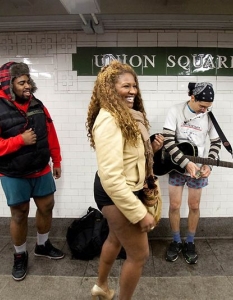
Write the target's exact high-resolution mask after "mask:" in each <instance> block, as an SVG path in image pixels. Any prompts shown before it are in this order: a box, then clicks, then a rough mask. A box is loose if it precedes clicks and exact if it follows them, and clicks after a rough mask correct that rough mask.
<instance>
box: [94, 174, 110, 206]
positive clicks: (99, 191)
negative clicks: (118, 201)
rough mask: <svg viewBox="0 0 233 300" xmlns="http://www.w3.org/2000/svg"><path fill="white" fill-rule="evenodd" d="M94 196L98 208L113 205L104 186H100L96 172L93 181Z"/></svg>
mask: <svg viewBox="0 0 233 300" xmlns="http://www.w3.org/2000/svg"><path fill="white" fill-rule="evenodd" d="M94 198H95V202H96V204H97V206H98V208H99V210H102V208H103V206H106V205H114V202H113V201H112V200H111V198H110V197H109V196H108V195H107V193H106V192H105V190H104V188H103V187H102V184H101V182H100V178H99V175H98V173H97V172H96V174H95V182H94Z"/></svg>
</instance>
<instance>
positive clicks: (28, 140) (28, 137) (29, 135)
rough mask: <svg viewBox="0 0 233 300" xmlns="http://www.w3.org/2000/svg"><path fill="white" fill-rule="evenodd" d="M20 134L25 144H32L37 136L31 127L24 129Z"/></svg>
mask: <svg viewBox="0 0 233 300" xmlns="http://www.w3.org/2000/svg"><path fill="white" fill-rule="evenodd" d="M21 136H22V138H23V141H24V144H25V145H26V146H29V145H34V144H35V143H36V139H37V137H36V134H35V132H34V131H33V130H32V128H30V129H27V130H25V131H24V133H22V134H21Z"/></svg>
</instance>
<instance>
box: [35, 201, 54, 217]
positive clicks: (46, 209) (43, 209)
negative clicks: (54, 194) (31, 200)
mask: <svg viewBox="0 0 233 300" xmlns="http://www.w3.org/2000/svg"><path fill="white" fill-rule="evenodd" d="M36 204H37V210H38V211H39V212H40V213H41V214H42V215H46V214H51V213H52V210H53V207H54V199H53V198H50V199H46V201H44V199H41V201H40V200H37V202H36Z"/></svg>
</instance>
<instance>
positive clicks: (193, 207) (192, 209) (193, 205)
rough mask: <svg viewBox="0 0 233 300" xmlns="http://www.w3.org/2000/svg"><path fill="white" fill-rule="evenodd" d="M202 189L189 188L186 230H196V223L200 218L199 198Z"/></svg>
mask: <svg viewBox="0 0 233 300" xmlns="http://www.w3.org/2000/svg"><path fill="white" fill-rule="evenodd" d="M201 193H202V189H192V188H189V195H188V205H189V215H188V230H189V232H193V233H195V232H196V229H197V225H198V222H199V218H200V208H199V206H200V200H201Z"/></svg>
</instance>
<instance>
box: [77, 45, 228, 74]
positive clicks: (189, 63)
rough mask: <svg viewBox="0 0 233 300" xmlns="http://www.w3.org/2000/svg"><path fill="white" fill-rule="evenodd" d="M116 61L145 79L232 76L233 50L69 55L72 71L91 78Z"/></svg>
mask: <svg viewBox="0 0 233 300" xmlns="http://www.w3.org/2000/svg"><path fill="white" fill-rule="evenodd" d="M114 59H117V60H119V61H121V62H123V63H127V64H129V65H131V66H132V67H133V68H134V70H135V71H136V72H137V74H138V75H146V76H148V75H149V76H158V75H161V76H233V49H231V48H189V47H182V48H178V47H157V48H154V47H149V48H145V47H124V48H122V47H121V48H118V47H103V48H102V47H101V48H92V47H81V48H77V53H75V54H72V64H73V70H76V71H77V75H80V76H92V75H93V76H95V75H97V74H98V72H99V70H100V68H101V67H103V66H105V65H107V64H109V63H110V61H111V60H114Z"/></svg>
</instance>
